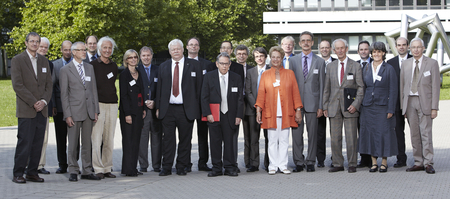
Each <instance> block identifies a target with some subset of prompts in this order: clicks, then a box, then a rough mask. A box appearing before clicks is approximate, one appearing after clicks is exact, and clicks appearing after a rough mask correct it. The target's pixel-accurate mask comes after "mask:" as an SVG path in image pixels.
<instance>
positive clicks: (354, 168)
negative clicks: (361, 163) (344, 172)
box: [348, 167, 356, 173]
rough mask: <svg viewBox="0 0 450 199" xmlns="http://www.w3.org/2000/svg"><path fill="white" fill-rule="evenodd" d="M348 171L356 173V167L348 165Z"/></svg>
mask: <svg viewBox="0 0 450 199" xmlns="http://www.w3.org/2000/svg"><path fill="white" fill-rule="evenodd" d="M348 172H349V173H356V167H348Z"/></svg>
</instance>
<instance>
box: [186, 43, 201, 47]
mask: <svg viewBox="0 0 450 199" xmlns="http://www.w3.org/2000/svg"><path fill="white" fill-rule="evenodd" d="M188 46H189V47H199V45H198V44H189V45H188Z"/></svg>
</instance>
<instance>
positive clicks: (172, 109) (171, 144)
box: [162, 104, 194, 171]
mask: <svg viewBox="0 0 450 199" xmlns="http://www.w3.org/2000/svg"><path fill="white" fill-rule="evenodd" d="M193 125H194V120H189V119H188V118H187V117H186V114H185V112H184V107H183V105H182V104H180V105H175V104H170V105H169V107H168V110H167V113H166V116H165V117H164V118H163V119H162V130H163V132H164V134H163V146H164V147H163V153H162V154H163V163H162V166H163V169H164V170H169V171H170V170H171V169H172V166H173V162H174V159H175V150H176V148H177V144H176V137H175V136H176V133H175V130H176V128H177V127H178V140H179V141H178V151H177V162H176V165H175V167H176V168H177V169H184V168H185V167H187V166H189V165H190V162H189V160H190V156H191V140H192V128H193Z"/></svg>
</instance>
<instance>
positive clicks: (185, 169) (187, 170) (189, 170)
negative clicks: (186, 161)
mask: <svg viewBox="0 0 450 199" xmlns="http://www.w3.org/2000/svg"><path fill="white" fill-rule="evenodd" d="M184 171H185V172H187V173H189V172H191V171H192V166H188V167H185V168H184ZM177 174H178V172H177Z"/></svg>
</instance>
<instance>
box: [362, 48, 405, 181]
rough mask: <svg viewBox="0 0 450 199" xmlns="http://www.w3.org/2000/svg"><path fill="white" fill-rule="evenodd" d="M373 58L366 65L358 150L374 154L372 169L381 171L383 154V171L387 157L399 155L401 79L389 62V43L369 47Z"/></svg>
mask: <svg viewBox="0 0 450 199" xmlns="http://www.w3.org/2000/svg"><path fill="white" fill-rule="evenodd" d="M370 54H371V55H372V59H373V61H372V62H371V63H370V64H368V65H366V66H365V67H364V68H363V81H364V85H365V87H364V88H365V92H364V99H363V101H362V104H361V116H360V124H361V128H360V136H359V153H361V154H370V155H371V156H372V167H371V168H370V170H369V171H370V172H376V171H378V164H377V158H378V157H382V160H381V166H380V169H379V170H380V172H387V168H388V167H387V157H390V156H393V155H397V153H398V149H397V137H396V135H395V129H394V128H395V117H392V116H393V115H394V113H395V105H396V101H397V95H398V83H397V82H398V81H397V75H396V73H395V70H394V68H393V67H392V66H391V65H390V64H388V63H386V62H385V61H384V60H385V59H386V46H385V45H384V43H382V42H374V43H373V44H372V45H371V46H370Z"/></svg>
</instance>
